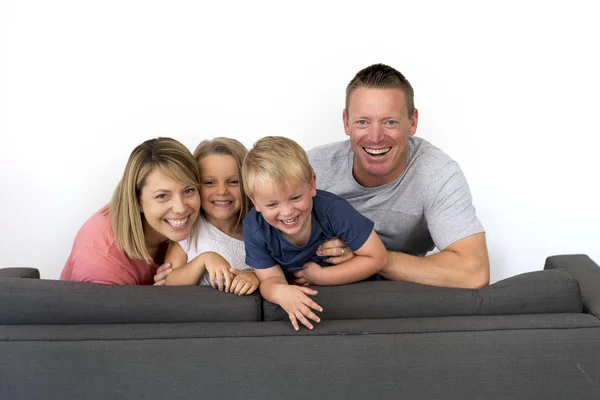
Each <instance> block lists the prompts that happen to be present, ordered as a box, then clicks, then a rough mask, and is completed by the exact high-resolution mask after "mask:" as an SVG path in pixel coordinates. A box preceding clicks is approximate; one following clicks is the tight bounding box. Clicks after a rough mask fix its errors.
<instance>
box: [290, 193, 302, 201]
mask: <svg viewBox="0 0 600 400" xmlns="http://www.w3.org/2000/svg"><path fill="white" fill-rule="evenodd" d="M301 198H302V195H301V194H300V195H298V196H294V197H292V200H300V199H301Z"/></svg>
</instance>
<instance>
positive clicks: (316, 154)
mask: <svg viewBox="0 0 600 400" xmlns="http://www.w3.org/2000/svg"><path fill="white" fill-rule="evenodd" d="M351 152H352V150H351V148H350V140H344V141H341V142H335V143H330V144H326V145H323V146H318V147H315V148H313V149H310V150H308V151H307V152H306V154H308V159H309V161H310V163H311V164H312V165H313V167H314V166H315V164H316V165H320V164H321V163H323V162H326V163H327V164H328V165H330V164H331V163H335V162H337V161H340V160H344V161H345V160H347V159H348V156H349V155H350V154H351Z"/></svg>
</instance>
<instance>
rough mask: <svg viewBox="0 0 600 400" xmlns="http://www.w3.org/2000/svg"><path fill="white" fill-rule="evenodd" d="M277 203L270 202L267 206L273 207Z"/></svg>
mask: <svg viewBox="0 0 600 400" xmlns="http://www.w3.org/2000/svg"><path fill="white" fill-rule="evenodd" d="M276 205H277V204H276V203H269V204H267V205H266V206H265V207H267V208H273V207H275V206H276Z"/></svg>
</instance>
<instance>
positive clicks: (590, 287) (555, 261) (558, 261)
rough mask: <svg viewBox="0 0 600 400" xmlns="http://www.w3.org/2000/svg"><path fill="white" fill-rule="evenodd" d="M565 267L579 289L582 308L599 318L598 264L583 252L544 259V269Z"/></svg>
mask: <svg viewBox="0 0 600 400" xmlns="http://www.w3.org/2000/svg"><path fill="white" fill-rule="evenodd" d="M558 268H560V269H565V270H567V271H568V272H569V273H570V274H571V275H573V277H574V278H575V279H577V282H579V288H580V290H581V300H582V301H583V309H584V311H585V312H587V313H589V314H593V315H595V316H596V317H598V318H600V291H599V290H598V288H600V266H599V265H598V264H596V263H595V262H594V261H593V260H592V259H591V258H589V257H588V256H587V255H585V254H569V255H561V256H552V257H548V258H547V259H546V264H545V265H544V269H558Z"/></svg>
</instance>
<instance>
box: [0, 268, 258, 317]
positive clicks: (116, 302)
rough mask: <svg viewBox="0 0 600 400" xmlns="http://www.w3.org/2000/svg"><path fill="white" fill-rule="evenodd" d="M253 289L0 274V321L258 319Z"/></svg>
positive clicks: (256, 300)
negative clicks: (242, 292)
mask: <svg viewBox="0 0 600 400" xmlns="http://www.w3.org/2000/svg"><path fill="white" fill-rule="evenodd" d="M260 319H261V310H260V296H259V295H258V291H257V292H256V293H253V294H252V295H249V296H236V295H234V294H233V293H223V292H219V291H218V290H215V289H213V288H211V287H210V286H180V287H157V286H119V285H104V284H98V283H83V282H65V281H54V280H44V279H43V280H38V279H18V278H1V279H0V324H118V323H162V322H164V323H168V322H225V321H235V322H240V321H259V320H260Z"/></svg>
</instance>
